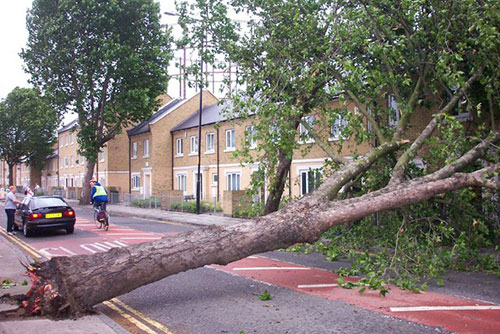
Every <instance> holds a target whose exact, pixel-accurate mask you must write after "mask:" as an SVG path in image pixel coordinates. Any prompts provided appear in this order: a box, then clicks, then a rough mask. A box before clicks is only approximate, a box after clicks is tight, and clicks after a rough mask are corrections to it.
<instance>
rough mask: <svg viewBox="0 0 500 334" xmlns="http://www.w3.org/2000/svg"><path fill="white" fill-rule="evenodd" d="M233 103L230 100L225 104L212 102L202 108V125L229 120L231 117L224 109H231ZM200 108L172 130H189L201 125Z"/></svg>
mask: <svg viewBox="0 0 500 334" xmlns="http://www.w3.org/2000/svg"><path fill="white" fill-rule="evenodd" d="M231 108H232V103H231V102H230V101H228V102H225V103H223V104H218V103H216V104H212V105H209V106H206V107H205V108H203V109H202V113H201V125H202V126H203V125H208V124H214V123H217V122H222V121H227V120H228V119H229V118H228V117H226V115H224V113H223V111H225V110H228V109H231ZM199 117H200V110H199V109H198V110H196V112H194V113H193V114H192V115H191V116H189V117H188V118H186V119H185V120H183V121H182V122H180V123H179V124H177V125H176V126H174V127H173V128H172V129H171V130H170V132H174V131H179V130H187V129H191V128H195V127H198V125H199Z"/></svg>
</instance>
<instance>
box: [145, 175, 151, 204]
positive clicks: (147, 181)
mask: <svg viewBox="0 0 500 334" xmlns="http://www.w3.org/2000/svg"><path fill="white" fill-rule="evenodd" d="M150 197H151V174H144V198H150Z"/></svg>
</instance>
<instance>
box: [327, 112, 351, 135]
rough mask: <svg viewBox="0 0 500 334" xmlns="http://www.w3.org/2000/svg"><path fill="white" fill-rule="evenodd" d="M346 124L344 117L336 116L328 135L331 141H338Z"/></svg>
mask: <svg viewBox="0 0 500 334" xmlns="http://www.w3.org/2000/svg"><path fill="white" fill-rule="evenodd" d="M347 124H348V123H347V120H346V119H345V118H344V116H342V115H338V116H337V118H335V120H334V122H333V124H332V127H331V129H330V135H331V137H332V139H339V138H340V136H341V135H342V130H344V129H345V128H346V127H347Z"/></svg>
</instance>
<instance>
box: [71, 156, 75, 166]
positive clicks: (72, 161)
mask: <svg viewBox="0 0 500 334" xmlns="http://www.w3.org/2000/svg"><path fill="white" fill-rule="evenodd" d="M74 165H75V158H73V156H71V167H73V166H74Z"/></svg>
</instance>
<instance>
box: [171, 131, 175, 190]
mask: <svg viewBox="0 0 500 334" xmlns="http://www.w3.org/2000/svg"><path fill="white" fill-rule="evenodd" d="M170 140H171V142H172V143H171V146H172V152H171V154H170V155H171V156H170V161H172V168H171V170H170V184H171V186H170V190H174V162H175V160H174V148H175V145H174V142H175V140H174V134H173V133H172V132H170Z"/></svg>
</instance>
